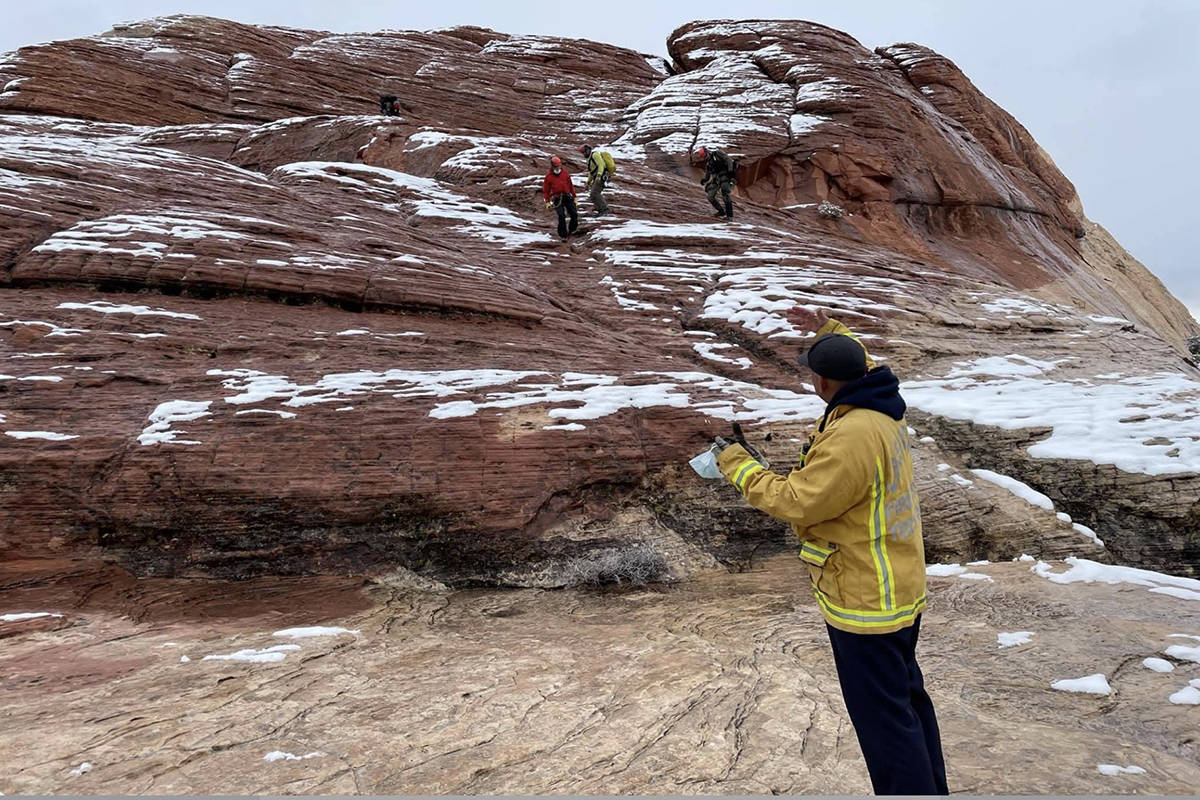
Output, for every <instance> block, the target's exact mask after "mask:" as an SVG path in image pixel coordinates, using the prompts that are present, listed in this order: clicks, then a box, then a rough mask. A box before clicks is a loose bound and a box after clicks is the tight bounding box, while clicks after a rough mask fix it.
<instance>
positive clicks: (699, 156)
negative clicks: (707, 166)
mask: <svg viewBox="0 0 1200 800" xmlns="http://www.w3.org/2000/svg"><path fill="white" fill-rule="evenodd" d="M706 158H708V149H707V148H705V147H697V148H696V160H697V161H703V160H704V159H706Z"/></svg>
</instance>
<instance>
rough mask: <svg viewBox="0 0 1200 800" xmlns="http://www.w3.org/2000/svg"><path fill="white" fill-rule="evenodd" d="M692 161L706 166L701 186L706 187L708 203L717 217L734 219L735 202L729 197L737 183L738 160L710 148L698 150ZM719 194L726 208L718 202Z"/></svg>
mask: <svg viewBox="0 0 1200 800" xmlns="http://www.w3.org/2000/svg"><path fill="white" fill-rule="evenodd" d="M692 160H693V161H694V162H695V163H697V164H703V165H704V177H703V178H701V179H700V184H701V185H702V186H704V193H705V194H707V195H708V202H710V203H712V207H713V208H715V209H716V210H717V216H718V217H722V218H724V219H733V200H732V198H730V196H729V195H730V193H731V192H732V191H733V185H734V183H736V182H737V166H738V165H737V160H736V159H733V158H730V157H729V156H728V155H726V154H725V153H724V152H723V151H721V150H717V149H715V148H709V147H699V148H697V149H696V152H695V153H694V154H693V156H692ZM718 193H719V194H720V195H721V198H722V199H723V200H724V201H725V205H724V207H722V206H721V204H720V203H718V202H717V194H718Z"/></svg>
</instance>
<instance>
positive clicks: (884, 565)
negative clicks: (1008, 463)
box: [710, 156, 947, 795]
mask: <svg viewBox="0 0 1200 800" xmlns="http://www.w3.org/2000/svg"><path fill="white" fill-rule="evenodd" d="M710 158H711V156H710ZM789 317H790V318H791V320H792V322H793V323H794V324H796V325H797V326H798V327H801V328H808V329H816V339H815V340H814V341H813V344H812V346H811V347H809V348H808V350H807V352H805V353H803V354H801V355H800V356H798V357H797V359H796V360H797V361H798V362H799V363H800V365H801V366H802V367H805V368H806V369H807V370H809V372H810V376H811V379H812V384H813V387H814V389H815V390H816V393H817V395H818V396H820V398H821V399H822V400H824V401H825V403H826V406H825V413H824V414H823V415H822V416H821V419H820V420H819V421H818V422H817V426H816V431H815V432H814V433H813V434H812V436H811V437H810V438H809V441H808V444H807V445H806V446H805V447H804V448H803V449H802V450H801V453H800V459H799V463H798V464H797V466H796V467H795V468H793V469H792V470H791V472H790V474H788V475H787V476H783V475H780V474H778V473H775V472H772V471H770V470H769V469H767V467H766V466H765V465H764V464H763V463H762V461H761V456H759V455H758V454H757V453H754V452H751V450H752V448H751V447H750V446H749V445H746V446H743V445H742V444H739V443H738V442H731V441H727V440H726V439H723V438H720V437H718V438H717V440H716V445H717V448H718V449H720V455H719V456H718V457H717V466H718V467H719V469H720V470H721V473H722V474H723V475H724V476H725V477H726V478H727V479H728V480H729V482H730V483H732V484H733V485H734V486H735V487H737V489H738V491H740V492H741V493H742V496H743V497H745V499H746V502H747V503H749V504H750V505H752V506H754V507H755V508H757V509H759V510H760V511H765V512H766V513H767V514H770V515H771V516H772V517H775V518H776V519H779V520H783V521H784V522H788V523H790V524H791V526H792V531H793V532H794V533H795V534H796V536H797V537H798V538H799V540H800V554H799V555H800V560H801V561H803V562H804V564H805V565H806V566H807V568H808V573H809V577H810V580H811V581H812V589H813V593H814V594H815V595H816V598H817V605H818V606H819V607H820V609H821V614H822V615H823V616H824V617H825V627H826V629H827V630H828V633H829V642H830V644H831V645H832V648H833V661H834V665H835V666H836V667H837V674H838V681H839V683H840V684H841V687H842V697H843V698H844V699H845V701H846V710H847V711H848V712H849V713H850V721H851V722H852V723H853V724H854V732H855V733H856V734H857V735H858V743H859V745H860V746H861V747H862V753H863V756H864V758H865V759H866V762H867V771H868V772H869V773H870V776H871V785H872V786H873V787H874V789H875V794H877V795H882V794H905V795H933V794H938V795H944V794H947V788H946V765H945V762H944V760H943V758H942V742H941V734H940V733H939V732H938V724H937V716H936V715H935V714H934V710H933V701H932V700H930V698H929V695H928V694H927V693H926V691H925V682H924V678H923V676H922V675H921V668H920V667H919V666H918V665H917V654H916V647H917V637H918V635H919V633H920V630H921V612H922V611H923V610H924V608H925V547H924V542H923V539H922V536H921V508H920V504H919V503H918V500H917V490H916V487H915V485H914V483H913V466H912V453H911V451H910V449H909V441H908V425H907V423H906V422H905V420H904V411H905V408H906V406H905V403H904V399H903V398H902V397H901V396H900V391H899V389H900V383H899V381H898V380H897V379H896V376H895V375H893V374H892V372H891V370H890V369H888V368H887V367H881V366H880V367H877V366H874V364H873V362H872V361H871V358H870V356H869V355H868V354H867V351H866V348H864V347H863V345H862V344H861V343H860V342H859V341H858V339H856V338H855V337H854V335H853V334H852V333H851V332H850V331H849V329H847V328H846V327H845V326H844V325H842V324H841V323H839V322H837V321H836V320H830V319H828V318H826V317H825V316H824V314H822V313H821V312H819V311H808V310H803V309H799V308H797V309H794V310H793V312H792V313H791V314H789ZM737 433H738V434H740V430H738V431H737ZM743 441H744V440H743Z"/></svg>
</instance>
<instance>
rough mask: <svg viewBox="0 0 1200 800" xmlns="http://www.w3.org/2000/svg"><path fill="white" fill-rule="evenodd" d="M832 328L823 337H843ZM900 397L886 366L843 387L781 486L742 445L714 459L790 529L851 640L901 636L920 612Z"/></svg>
mask: <svg viewBox="0 0 1200 800" xmlns="http://www.w3.org/2000/svg"><path fill="white" fill-rule="evenodd" d="M834 326H836V327H831V329H830V330H829V331H826V330H824V329H822V330H823V332H845V328H842V327H841V326H840V325H837V324H836V323H834ZM838 328H841V330H840V331H839V330H837V329H838ZM898 388H899V382H898V381H897V380H896V378H895V376H894V375H892V373H891V370H889V369H888V368H887V367H877V368H875V369H872V370H871V371H870V372H869V373H867V375H866V376H865V377H864V378H861V379H859V380H858V381H854V382H853V383H851V384H848V385H847V386H846V387H844V388H843V389H842V390H841V391H840V392H839V393H838V395H837V396H835V397H834V399H833V402H831V403H830V404H829V408H827V409H826V412H825V415H824V416H823V417H822V418H821V420H820V421H819V422H818V426H817V431H816V433H814V434H813V437H812V439H811V440H810V445H809V447H808V448H807V453H806V454H805V455H802V456H801V459H800V463H799V464H798V465H797V466H796V468H795V469H793V470H792V471H791V473H790V474H789V475H788V476H786V477H784V476H783V475H779V474H777V473H774V472H771V471H769V470H767V469H765V468H764V467H763V466H762V465H761V464H759V463H758V461H756V460H755V459H754V458H752V457H751V456H750V454H749V453H747V452H746V450H745V449H744V448H743V447H742V446H741V445H731V446H729V447H727V448H725V450H724V451H722V452H721V454H720V456H719V458H718V460H717V463H718V465H719V466H720V468H721V472H722V473H723V474H724V475H725V477H726V478H728V479H729V481H730V482H731V483H733V485H734V486H735V487H737V489H738V490H739V491H740V492H741V493H742V495H743V496H744V497H745V498H746V501H747V502H748V503H749V504H750V505H752V506H754V507H755V508H757V509H759V510H760V511H765V512H766V513H768V514H770V515H771V516H773V517H775V518H776V519H780V520H783V521H784V522H788V523H790V524H791V526H792V530H793V531H794V532H795V534H796V536H797V537H798V538H799V540H800V558H801V560H802V561H804V563H805V564H806V565H807V567H808V572H809V576H810V577H811V579H812V587H813V593H814V594H815V595H816V598H817V603H818V604H819V605H820V608H821V613H822V614H823V615H824V617H825V619H826V621H827V622H828V623H829V624H830V625H832V626H833V627H835V628H838V629H840V630H843V631H850V632H851V633H890V632H891V631H896V630H899V629H901V628H905V627H907V626H909V625H911V624H912V623H913V622H914V621H915V620H916V617H917V615H918V614H919V613H921V610H922V609H923V608H924V607H925V549H924V544H923V541H922V538H921V509H920V504H919V502H918V499H917V492H916V488H915V487H914V485H913V468H912V456H911V453H910V450H909V441H908V425H907V424H906V423H905V421H904V418H903V413H904V402H903V400H901V399H900V395H899V391H898Z"/></svg>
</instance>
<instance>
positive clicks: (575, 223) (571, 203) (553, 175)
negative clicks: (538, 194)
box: [542, 156, 579, 241]
mask: <svg viewBox="0 0 1200 800" xmlns="http://www.w3.org/2000/svg"><path fill="white" fill-rule="evenodd" d="M542 196H543V197H545V198H546V208H553V209H554V210H555V211H557V212H558V238H560V239H562V240H564V241H566V238H567V236H568V234H571V233H574V232H575V230H576V229H577V228H578V227H579V209H578V208H577V207H576V206H575V185H574V184H573V183H571V173H569V172H567V171H566V169H564V168H563V165H562V159H561V158H559V157H558V156H554V157H553V158H551V159H550V171H549V172H547V173H546V177H545V179H544V180H543V181H542ZM567 214H570V215H571V227H570V229H568V228H567Z"/></svg>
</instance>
